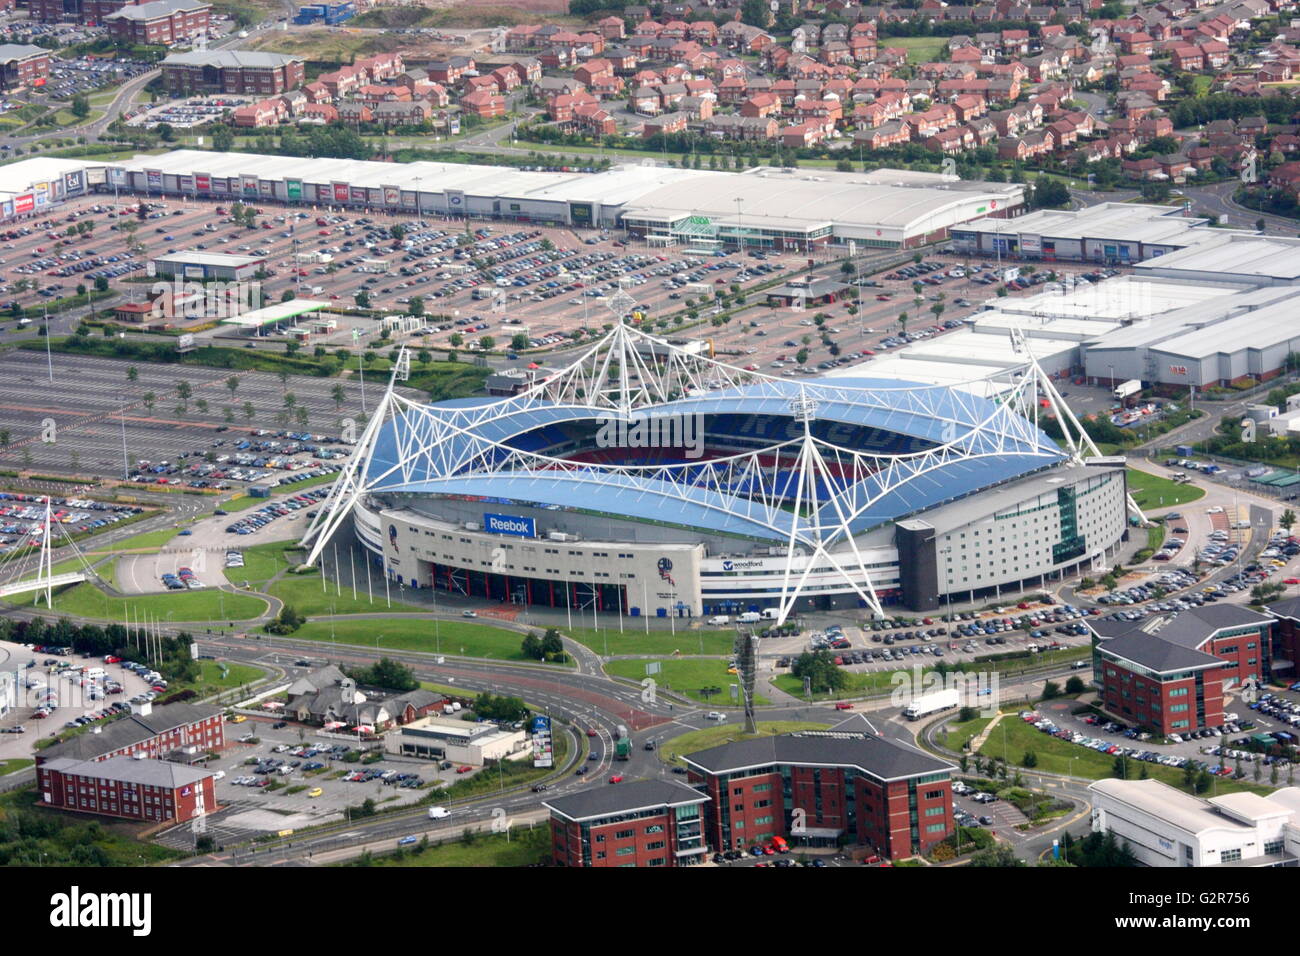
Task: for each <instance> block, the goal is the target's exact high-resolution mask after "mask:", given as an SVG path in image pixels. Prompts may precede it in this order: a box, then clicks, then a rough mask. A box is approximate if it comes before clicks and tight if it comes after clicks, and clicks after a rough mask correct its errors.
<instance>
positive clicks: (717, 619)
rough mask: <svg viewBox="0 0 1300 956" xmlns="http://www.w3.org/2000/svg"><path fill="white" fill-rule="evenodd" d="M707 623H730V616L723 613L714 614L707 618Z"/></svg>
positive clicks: (716, 624)
mask: <svg viewBox="0 0 1300 956" xmlns="http://www.w3.org/2000/svg"><path fill="white" fill-rule="evenodd" d="M709 623H710V624H712V625H714V626H719V625H722V624H730V623H731V618H729V617H727V615H725V614H715V615H714V616H713V617H711V618H709Z"/></svg>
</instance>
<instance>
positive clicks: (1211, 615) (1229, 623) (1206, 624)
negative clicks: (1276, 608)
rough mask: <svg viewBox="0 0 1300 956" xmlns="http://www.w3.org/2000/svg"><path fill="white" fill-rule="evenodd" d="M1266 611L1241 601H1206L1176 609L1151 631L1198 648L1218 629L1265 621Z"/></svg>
mask: <svg viewBox="0 0 1300 956" xmlns="http://www.w3.org/2000/svg"><path fill="white" fill-rule="evenodd" d="M1268 620H1269V618H1268V615H1266V614H1259V613H1257V612H1256V611H1252V610H1250V609H1249V608H1246V607H1242V606H1241V605H1240V604H1208V605H1205V606H1203V607H1197V608H1191V609H1189V610H1186V611H1179V612H1178V613H1177V614H1175V615H1174V616H1173V617H1172V618H1170V619H1169V620H1168V621H1166V622H1165V623H1164V624H1163V625H1161V626H1160V628H1159V629H1158V630H1156V631H1155V632H1154V633H1156V634H1158V635H1159V636H1160V637H1161V638H1162V639H1163V640H1166V641H1170V642H1172V643H1174V644H1181V645H1182V646H1183V647H1189V648H1193V649H1194V648H1197V647H1200V646H1201V645H1202V644H1204V643H1205V642H1206V640H1208V639H1209V638H1210V636H1211V635H1212V634H1213V633H1214V632H1215V631H1218V630H1222V629H1223V628H1227V627H1246V626H1248V625H1251V624H1265V623H1268Z"/></svg>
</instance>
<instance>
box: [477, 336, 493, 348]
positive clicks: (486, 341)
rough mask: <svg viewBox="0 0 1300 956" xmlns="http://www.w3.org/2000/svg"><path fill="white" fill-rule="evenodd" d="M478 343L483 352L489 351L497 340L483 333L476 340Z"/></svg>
mask: <svg viewBox="0 0 1300 956" xmlns="http://www.w3.org/2000/svg"><path fill="white" fill-rule="evenodd" d="M478 344H479V348H481V349H482V350H483V351H484V352H491V351H492V349H493V348H494V347H495V346H496V344H497V340H496V339H494V338H493V337H492V336H490V335H485V336H483V337H482V338H481V339H479V340H478Z"/></svg>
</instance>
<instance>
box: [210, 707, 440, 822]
mask: <svg viewBox="0 0 1300 956" xmlns="http://www.w3.org/2000/svg"><path fill="white" fill-rule="evenodd" d="M225 730H226V744H227V746H226V750H225V752H224V753H223V754H222V755H221V757H220V758H219V759H217V760H214V761H211V762H209V763H208V765H207V769H209V770H213V771H216V772H217V773H218V774H220V778H219V779H218V780H217V781H216V791H217V802H218V803H219V804H221V805H222V806H223V807H226V808H227V809H225V810H224V811H223V812H221V813H220V814H219V815H217V816H216V817H215V818H214V819H213V820H212V821H210V822H209V827H210V828H212V827H213V826H216V827H220V828H224V829H225V830H227V831H229V832H230V833H231V834H235V833H239V832H241V831H242V832H245V833H247V832H249V831H260V832H265V831H279V830H283V829H292V828H294V827H301V826H308V825H311V824H317V823H323V822H327V821H331V820H342V819H345V816H346V814H345V808H346V807H355V806H359V805H360V804H361V803H362V802H363V801H365V800H366V799H372V800H374V801H375V802H376V803H382V804H383V805H384V806H386V807H388V806H393V805H397V806H405V805H409V804H415V803H418V802H419V801H420V800H421V799H422V798H423V797H424V795H425V793H426V792H427V791H428V790H429V789H430V788H431V787H433V786H439V785H441V786H448V785H450V784H451V783H454V782H455V781H457V780H462V779H464V778H465V776H466V774H464V773H460V774H458V773H457V770H458V767H456V766H448V768H447V769H445V770H444V769H440V764H438V763H435V762H431V761H424V760H412V759H408V758H403V757H395V756H393V755H391V754H383V753H382V751H377V752H378V753H380V754H382V756H381V758H380V759H378V760H375V761H373V762H362V761H360V760H353V761H346V760H344V759H343V758H344V756H345V755H346V754H348V753H356V752H358V751H359V750H360V751H364V750H368V749H369V748H372V747H376V746H378V745H377V744H373V743H368V742H361V743H360V744H358V740H357V738H355V737H346V736H343V735H340V734H326V733H325V732H323V731H321V730H320V729H319V728H315V727H305V726H299V725H298V724H295V723H286V722H284V721H272V720H263V719H261V718H249V719H245V720H243V721H241V722H239V723H231V722H227V723H226V727H225ZM253 740H256V741H257V742H256V743H254V742H253ZM363 759H365V758H363ZM444 763H446V762H445V761H444Z"/></svg>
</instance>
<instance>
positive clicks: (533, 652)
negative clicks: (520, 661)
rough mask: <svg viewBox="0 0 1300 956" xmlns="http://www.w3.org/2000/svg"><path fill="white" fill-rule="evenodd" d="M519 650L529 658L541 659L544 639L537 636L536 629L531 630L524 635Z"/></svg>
mask: <svg viewBox="0 0 1300 956" xmlns="http://www.w3.org/2000/svg"><path fill="white" fill-rule="evenodd" d="M519 652H520V653H521V654H523V655H524V657H526V658H528V659H529V660H533V661H540V660H541V659H542V656H543V655H542V639H541V638H540V637H538V636H537V632H536V631H529V632H528V633H527V634H525V635H524V640H523V643H522V644H521V645H520V647H519Z"/></svg>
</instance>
